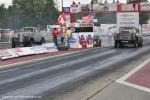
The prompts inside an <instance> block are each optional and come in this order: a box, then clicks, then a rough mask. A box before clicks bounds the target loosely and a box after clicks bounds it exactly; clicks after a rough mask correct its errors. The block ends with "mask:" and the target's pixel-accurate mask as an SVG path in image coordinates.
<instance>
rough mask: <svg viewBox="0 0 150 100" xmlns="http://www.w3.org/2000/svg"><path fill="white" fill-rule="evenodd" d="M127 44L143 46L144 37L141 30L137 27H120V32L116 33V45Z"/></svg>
mask: <svg viewBox="0 0 150 100" xmlns="http://www.w3.org/2000/svg"><path fill="white" fill-rule="evenodd" d="M125 44H133V45H134V47H142V45H143V39H142V34H141V32H140V30H139V29H137V28H135V27H120V28H119V32H118V33H115V34H114V46H115V48H117V47H118V46H119V47H123V46H124V45H125Z"/></svg>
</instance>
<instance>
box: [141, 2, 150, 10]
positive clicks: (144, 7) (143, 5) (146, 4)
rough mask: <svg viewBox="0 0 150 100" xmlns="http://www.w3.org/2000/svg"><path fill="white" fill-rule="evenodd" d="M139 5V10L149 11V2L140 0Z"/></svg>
mask: <svg viewBox="0 0 150 100" xmlns="http://www.w3.org/2000/svg"><path fill="white" fill-rule="evenodd" d="M140 5H141V11H150V3H149V2H142V3H141V4H140Z"/></svg>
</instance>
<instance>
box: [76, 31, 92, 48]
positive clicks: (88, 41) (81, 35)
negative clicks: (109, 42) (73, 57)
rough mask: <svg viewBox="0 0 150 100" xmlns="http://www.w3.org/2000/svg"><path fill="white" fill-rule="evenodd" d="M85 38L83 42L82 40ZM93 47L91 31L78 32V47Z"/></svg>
mask: <svg viewBox="0 0 150 100" xmlns="http://www.w3.org/2000/svg"><path fill="white" fill-rule="evenodd" d="M82 40H85V43H84V42H83V41H82ZM84 46H86V47H87V48H88V47H93V32H83V33H82V32H80V33H79V43H78V48H84Z"/></svg>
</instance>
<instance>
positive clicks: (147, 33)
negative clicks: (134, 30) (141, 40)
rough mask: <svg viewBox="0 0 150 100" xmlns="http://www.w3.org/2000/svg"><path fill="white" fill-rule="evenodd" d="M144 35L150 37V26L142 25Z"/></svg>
mask: <svg viewBox="0 0 150 100" xmlns="http://www.w3.org/2000/svg"><path fill="white" fill-rule="evenodd" d="M142 34H143V36H150V24H143V25H142Z"/></svg>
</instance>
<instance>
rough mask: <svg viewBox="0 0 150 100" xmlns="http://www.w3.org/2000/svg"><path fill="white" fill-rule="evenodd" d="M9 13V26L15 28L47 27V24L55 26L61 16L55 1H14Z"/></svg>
mask: <svg viewBox="0 0 150 100" xmlns="http://www.w3.org/2000/svg"><path fill="white" fill-rule="evenodd" d="M8 12H9V21H10V23H9V26H11V27H13V28H20V27H23V26H44V27H45V26H46V25H47V24H55V23H56V20H57V18H58V15H59V12H58V9H56V8H55V7H54V2H53V0H13V4H12V6H10V7H9V8H8Z"/></svg>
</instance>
